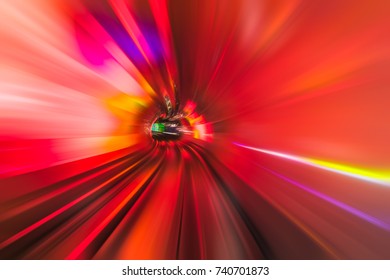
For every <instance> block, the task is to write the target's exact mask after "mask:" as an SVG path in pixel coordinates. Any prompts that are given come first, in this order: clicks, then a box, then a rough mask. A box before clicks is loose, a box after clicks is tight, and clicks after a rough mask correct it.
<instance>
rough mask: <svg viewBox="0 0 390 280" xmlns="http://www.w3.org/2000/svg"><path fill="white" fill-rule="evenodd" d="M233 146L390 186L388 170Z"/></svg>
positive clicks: (241, 145) (389, 172) (244, 146)
mask: <svg viewBox="0 0 390 280" xmlns="http://www.w3.org/2000/svg"><path fill="white" fill-rule="evenodd" d="M233 144H235V145H237V146H239V147H242V148H245V149H249V150H252V151H256V152H260V153H264V154H268V155H272V156H276V157H279V158H283V159H288V160H291V161H295V162H299V163H302V164H305V165H309V166H312V167H315V168H320V169H323V170H327V171H330V172H333V173H337V174H342V175H345V176H348V177H352V178H356V179H359V180H364V181H367V182H371V183H376V184H380V185H384V186H390V171H387V170H386V171H379V170H368V169H362V168H357V167H352V166H348V165H344V164H339V163H333V162H329V161H324V160H319V159H312V158H307V157H300V156H295V155H290V154H285V153H281V152H276V151H271V150H267V149H260V148H255V147H250V146H246V145H243V144H239V143H233Z"/></svg>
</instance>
